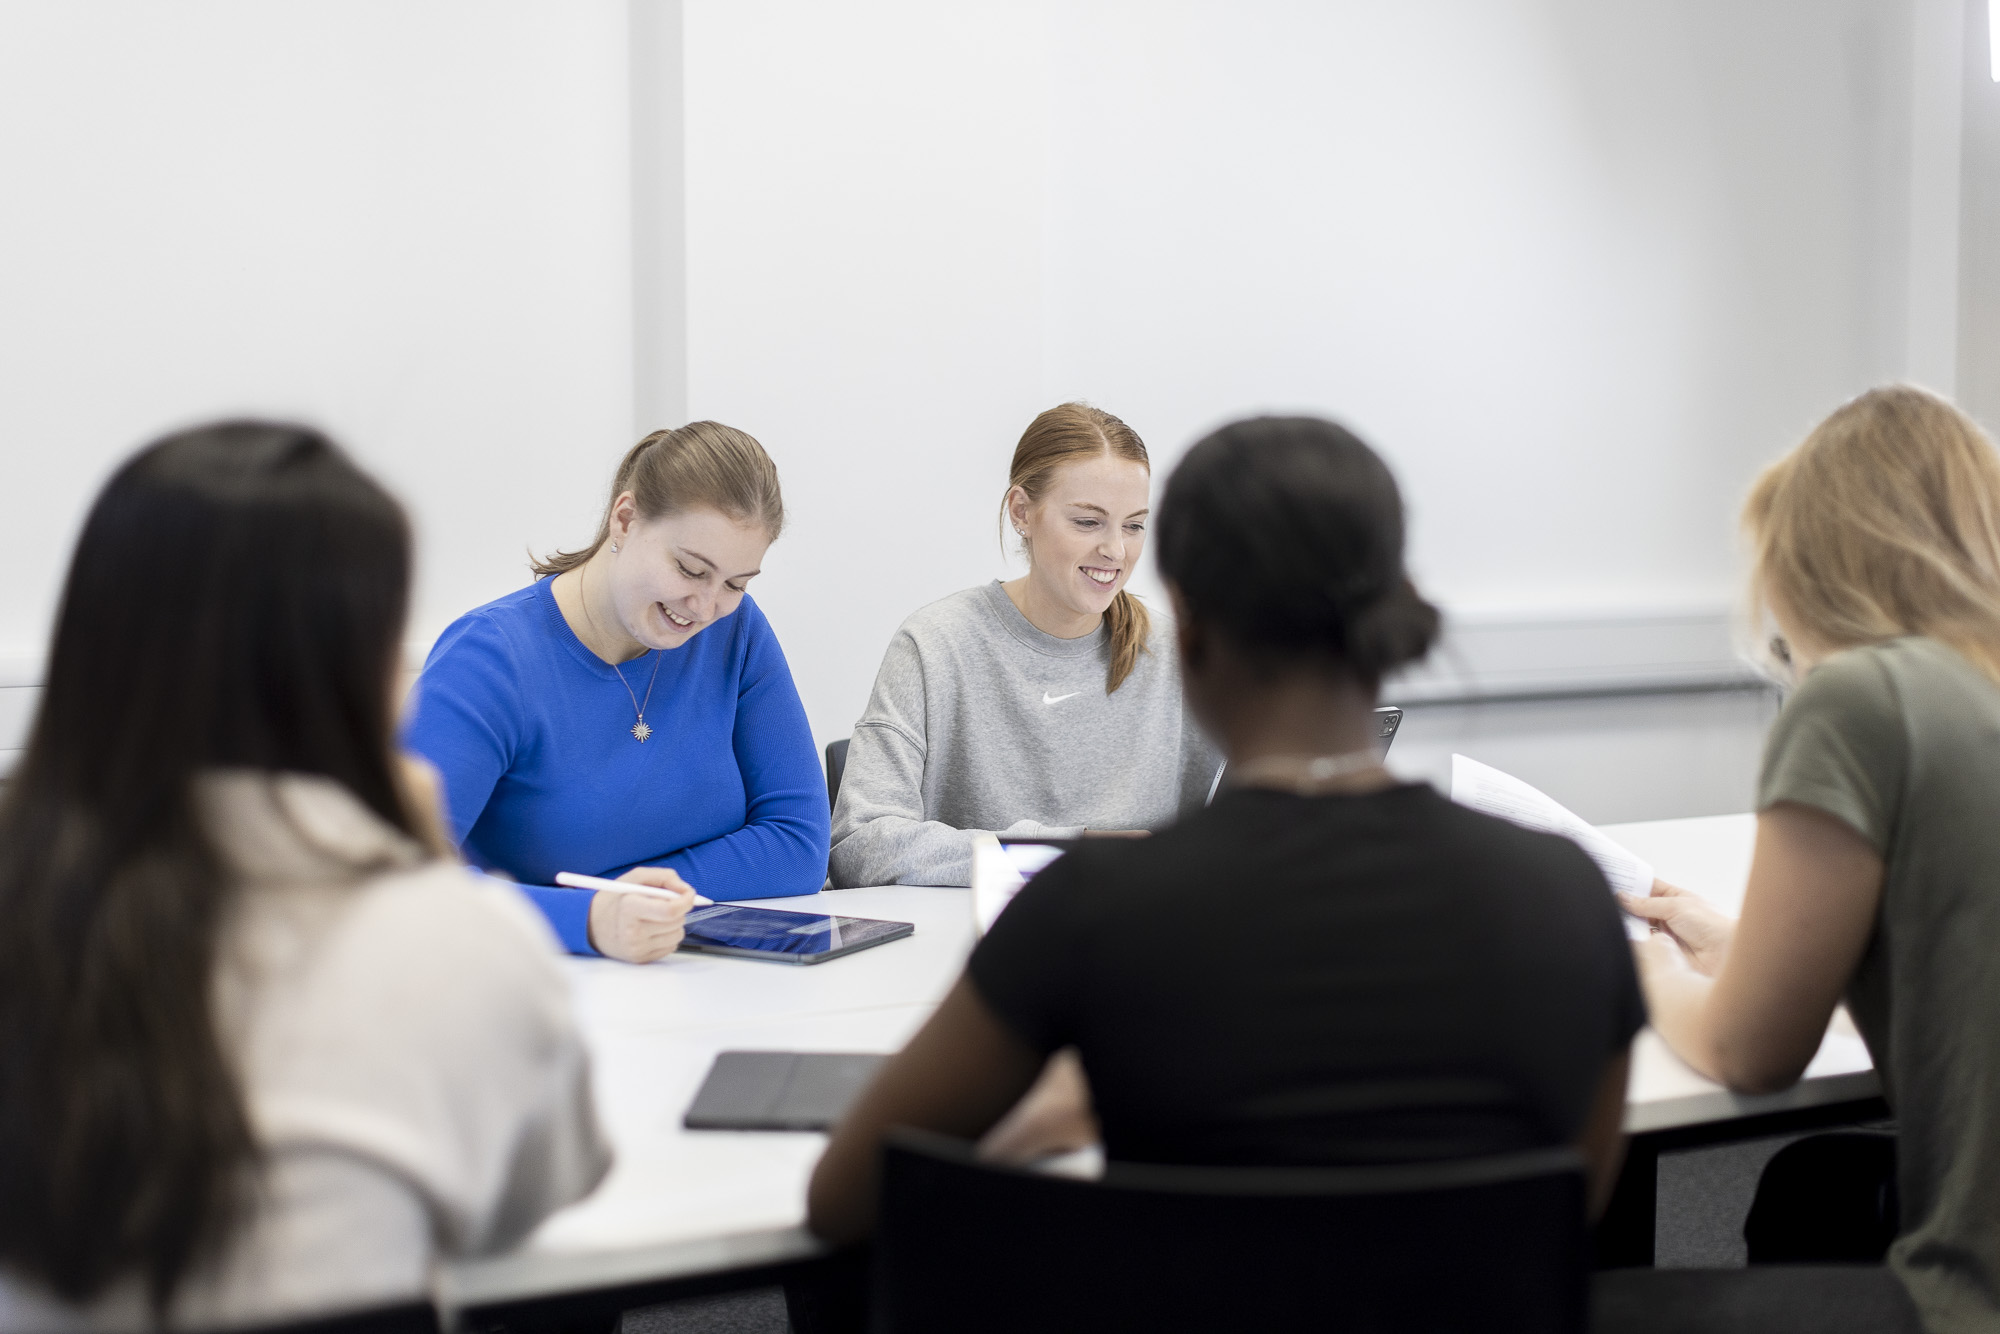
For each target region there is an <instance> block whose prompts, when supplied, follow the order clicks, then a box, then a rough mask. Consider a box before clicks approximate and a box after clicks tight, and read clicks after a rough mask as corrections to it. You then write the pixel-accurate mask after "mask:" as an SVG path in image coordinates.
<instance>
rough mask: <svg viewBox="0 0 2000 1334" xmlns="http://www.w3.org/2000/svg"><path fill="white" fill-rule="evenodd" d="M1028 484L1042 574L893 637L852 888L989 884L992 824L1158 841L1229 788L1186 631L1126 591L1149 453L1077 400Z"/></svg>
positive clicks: (861, 764)
mask: <svg viewBox="0 0 2000 1334" xmlns="http://www.w3.org/2000/svg"><path fill="white" fill-rule="evenodd" d="M1010 473H1011V476H1010V486H1009V489H1008V492H1007V499H1006V502H1005V514H1006V517H1007V519H1008V521H1009V522H1010V523H1011V524H1012V525H1013V527H1014V530H1015V532H1016V533H1017V534H1018V535H1019V536H1020V538H1021V541H1022V545H1023V547H1024V548H1025V549H1026V551H1027V554H1028V573H1027V574H1026V575H1025V576H1023V577H1022V578H1019V579H1015V580H1013V581H1011V582H1009V583H1005V584H1002V583H1000V582H998V581H995V582H993V583H990V584H985V585H983V586H981V587H978V588H968V589H965V590H964V591H962V592H958V593H954V594H952V595H951V596H950V597H947V598H944V599H943V600H941V601H938V602H933V603H932V604H931V605H929V606H928V607H925V608H923V609H921V610H920V611H918V612H916V613H915V614H914V615H912V616H911V617H910V618H909V619H908V620H906V621H904V622H903V624H902V626H901V627H900V628H899V629H898V630H897V631H896V635H895V638H894V639H892V640H890V642H889V651H888V652H887V653H886V654H885V655H884V656H883V659H882V668H881V671H880V672H878V673H877V674H876V677H875V690H874V694H873V695H872V696H871V697H870V698H869V701H868V709H867V712H865V713H863V714H862V716H861V720H860V721H859V722H857V723H856V724H855V727H854V739H853V741H852V743H851V744H850V746H849V748H848V754H847V769H846V772H845V774H844V775H843V776H842V778H841V783H840V797H839V801H838V803H837V805H836V806H835V808H834V813H833V858H832V876H833V883H834V884H835V885H836V886H839V887H841V888H847V887H851V886H856V885H884V884H905V885H965V884H969V883H971V875H972V837H971V834H972V831H976V830H991V831H993V832H996V833H1009V834H1025V835H1031V836H1068V835H1074V834H1077V833H1079V832H1081V831H1083V830H1085V829H1095V830H1150V829H1157V828H1160V827H1161V826H1163V825H1167V824H1170V823H1172V822H1173V821H1174V820H1175V819H1176V818H1178V817H1179V816H1180V815H1181V814H1183V813H1184V812H1187V811H1190V810H1194V809H1197V808H1199V807H1200V806H1201V804H1202V802H1203V801H1204V800H1206V799H1207V796H1208V793H1209V790H1210V788H1211V787H1212V786H1213V784H1214V780H1215V775H1216V772H1217V770H1218V768H1219V767H1220V764H1221V759H1220V756H1219V754H1218V752H1217V751H1216V750H1215V748H1214V747H1213V746H1212V745H1211V744H1210V743H1209V741H1208V740H1207V738H1206V737H1204V736H1203V735H1202V734H1201V732H1200V730H1199V729H1198V728H1197V727H1196V726H1195V724H1194V721H1193V720H1192V719H1191V718H1190V717H1189V716H1188V715H1187V712H1186V710H1185V707H1184V706H1183V704H1182V702H1181V690H1180V674H1179V669H1178V666H1177V661H1176V654H1175V651H1174V644H1173V629H1172V625H1171V623H1170V622H1169V621H1168V618H1167V617H1165V616H1164V615H1162V614H1161V613H1160V612H1159V611H1158V610H1153V611H1150V612H1149V610H1148V609H1147V608H1146V607H1144V606H1143V605H1141V604H1140V602H1139V601H1138V599H1137V598H1135V597H1133V596H1132V594H1131V593H1129V592H1127V591H1125V583H1126V581H1127V580H1128V579H1129V578H1130V577H1131V573H1132V569H1133V567H1134V566H1135V565H1137V563H1138V560H1139V556H1140V553H1141V551H1142V550H1143V549H1144V547H1145V534H1146V516H1147V511H1148V501H1147V493H1148V488H1149V485H1150V482H1151V473H1150V469H1149V466H1148V462H1147V458H1146V447H1145V445H1144V444H1143V443H1142V442H1141V441H1140V439H1139V437H1138V435H1137V434H1136V433H1135V432H1134V431H1133V430H1132V428H1131V427H1129V426H1127V425H1126V424H1125V423H1124V422H1122V421H1120V420H1118V418H1116V417H1114V416H1112V415H1111V414H1110V413H1108V412H1103V411H1101V410H1099V409H1097V408H1093V407H1089V406H1087V405H1085V404H1081V403H1066V404H1064V405H1062V406H1061V407H1058V408H1051V409H1050V410H1049V411H1047V412H1044V413H1043V414H1042V415H1041V416H1039V417H1037V418H1035V420H1034V421H1033V422H1032V423H1031V424H1030V425H1029V427H1028V429H1027V431H1026V432H1025V433H1023V435H1022V436H1021V442H1020V444H1019V445H1018V446H1017V447H1016V448H1015V451H1014V463H1013V467H1012V469H1011V470H1010Z"/></svg>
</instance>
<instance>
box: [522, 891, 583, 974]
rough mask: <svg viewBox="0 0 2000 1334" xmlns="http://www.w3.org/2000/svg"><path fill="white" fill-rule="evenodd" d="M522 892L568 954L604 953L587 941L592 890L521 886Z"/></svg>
mask: <svg viewBox="0 0 2000 1334" xmlns="http://www.w3.org/2000/svg"><path fill="white" fill-rule="evenodd" d="M521 891H522V892H523V893H525V894H526V895H527V896H528V897H529V898H531V899H533V900H534V901H535V906H536V907H537V908H540V909H541V910H542V916H544V917H546V918H548V919H549V925H550V926H552V927H554V928H555V931H556V938H557V939H558V940H560V941H562V944H563V948H564V949H566V950H568V951H569V952H570V953H571V954H587V955H592V956H594V957H597V958H602V957H603V956H602V955H601V954H599V953H598V952H597V950H596V949H595V948H594V947H593V946H592V945H591V943H590V901H591V900H592V899H594V898H596V897H597V891H596V890H594V889H564V888H563V887H561V886H560V885H523V886H521Z"/></svg>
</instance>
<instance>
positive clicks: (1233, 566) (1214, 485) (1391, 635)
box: [1153, 417, 1438, 689]
mask: <svg viewBox="0 0 2000 1334" xmlns="http://www.w3.org/2000/svg"><path fill="white" fill-rule="evenodd" d="M1153 531H1154V533H1155V535H1156V540H1157V542H1158V545H1157V546H1156V547H1155V548H1154V552H1155V555H1156V559H1157V560H1158V561H1159V566H1160V573H1161V574H1162V575H1163V576H1165V577H1166V579H1167V581H1168V582H1169V583H1171V584H1173V585H1174V586H1175V587H1176V588H1178V589H1179V590H1180V593H1181V598H1182V601H1183V602H1184V603H1185V604H1186V606H1187V608H1188V612H1189V615H1190V616H1192V617H1194V618H1195V619H1198V620H1201V621H1204V622H1206V623H1208V624H1209V625H1212V626H1213V627H1214V628H1215V629H1216V630H1217V631H1219V632H1220V633H1222V634H1223V635H1225V636H1226V637H1227V638H1228V639H1229V640H1230V641H1231V642H1232V643H1234V644H1235V645H1236V646H1237V647H1238V648H1239V649H1241V650H1243V651H1244V652H1245V653H1247V654H1248V655H1250V656H1251V657H1253V658H1254V659H1257V660H1260V661H1262V662H1263V663H1265V664H1266V665H1267V666H1270V667H1275V668H1294V667H1311V668H1317V669H1319V670H1322V671H1325V672H1328V673H1333V674H1345V675H1351V676H1352V677H1354V678H1355V679H1356V680H1359V681H1361V682H1363V683H1364V684H1366V685H1367V686H1368V687H1369V688H1371V689H1372V688H1374V686H1375V685H1376V684H1377V683H1378V682H1379V681H1380V680H1381V679H1382V676H1383V675H1384V674H1385V673H1387V672H1390V671H1393V670H1395V669H1396V668H1397V667H1400V666H1402V665H1403V664H1405V663H1407V662H1411V661H1414V660H1416V659H1418V658H1421V657H1423V656H1424V654H1426V653H1428V652H1429V651H1430V648H1431V645H1432V644H1433V643H1434V642H1435V641H1436V639H1437V635H1438V612H1437V608H1436V607H1433V606H1432V605H1431V604H1430V603H1428V602H1426V601H1425V600H1424V599H1423V597H1422V596H1421V595H1419V594H1418V592H1417V590H1416V587H1415V586H1414V585H1412V584H1411V582H1410V577H1409V575H1408V574H1407V573H1405V571H1404V568H1403V499H1402V495H1401V494H1400V493H1399V492H1398V491H1397V489H1396V479H1395V478H1394V477H1393V476H1391V475H1390V473H1389V469H1388V467H1387V466H1386V465H1384V464H1383V462H1382V460H1381V459H1380V458H1378V457H1377V456H1376V454H1375V451H1374V450H1372V449H1370V448H1369V447H1368V446H1367V445H1365V444H1363V443H1362V442H1361V441H1360V440H1359V439H1358V438H1356V437H1355V436H1354V434H1353V433H1352V432H1350V431H1348V430H1347V429H1346V428H1345V427H1342V426H1338V425H1336V424H1334V423H1333V422H1330V421H1323V420H1321V419H1319V418H1317V417H1254V418H1251V419H1249V420H1247V421H1239V422H1235V423H1233V424H1231V425H1228V426H1225V427H1223V428H1222V429H1221V430H1219V431H1216V432H1215V433H1214V434H1212V435H1209V436H1207V437H1205V438H1204V439H1202V440H1201V441H1200V442H1198V443H1197V444H1196V445H1195V446H1194V447H1193V448H1192V449H1190V450H1188V452H1187V453H1186V455H1184V456H1183V457H1182V459H1181V461H1180V465H1179V466H1178V467H1176V468H1175V469H1174V474H1173V476H1172V477H1170V478H1168V479H1167V492H1166V495H1165V496H1164V497H1163V498H1162V499H1161V501H1160V509H1159V512H1158V513H1157V514H1156V515H1154V517H1153Z"/></svg>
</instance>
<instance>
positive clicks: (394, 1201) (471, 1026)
mask: <svg viewBox="0 0 2000 1334" xmlns="http://www.w3.org/2000/svg"><path fill="white" fill-rule="evenodd" d="M203 798H204V801H205V803H206V806H207V809H208V811H209V813H210V818H211V820H212V825H211V827H212V829H213V831H214V834H215V837H216V839H217V841H218V843H219V845H220V846H221V849H222V851H223V853H224V855H225V857H226V858H227V859H228V861H229V862H230V863H231V865H232V866H234V867H235V868H236V870H237V871H238V872H239V873H240V874H241V875H242V876H243V881H244V883H243V888H242V892H241V893H240V894H238V895H237V897H236V900H235V907H234V910H233V917H232V919H231V920H230V921H229V922H228V923H227V925H226V927H225V931H224V939H223V942H222V950H221V956H220V960H219V963H218V969H217V977H216V994H217V1015H218V1020H219V1022H220V1024H221V1025H222V1027H223V1031H224V1037H225V1042H226V1046H227V1049H228V1050H229V1051H230V1052H231V1053H233V1054H234V1056H235V1058H236V1060H237V1062H238V1067H239V1070H240V1072H241V1082H242V1088H243V1090H244V1093H245V1097H246V1099H247V1101H248V1104H249V1110H250V1115H251V1122H252V1125H253V1126H254V1128H255V1131H256V1134H257V1137H258V1139H259V1141H260V1143H261V1145H262V1147H263V1151H264V1155H265V1157H264V1166H263V1170H262V1171H261V1172H260V1174H259V1179H258V1182H257V1207H256V1209H255V1211H254V1213H253V1215H252V1217H251V1219H250V1221H249V1223H248V1225H247V1226H246V1227H245V1228H244V1230H243V1231H242V1232H241V1234H240V1235H239V1236H238V1237H237V1238H236V1239H235V1240H234V1242H233V1243H232V1244H231V1246H230V1249H229V1252H228V1254H227V1255H226V1256H225V1257H224V1259H223V1260H222V1262H221V1263H220V1264H218V1265H217V1266H216V1267H215V1269H214V1270H213V1271H211V1272H204V1273H202V1274H199V1275H197V1276H196V1277H195V1278H193V1279H191V1280H190V1281H189V1282H188V1283H187V1284H185V1285H184V1286H183V1288H182V1290H181V1292H180V1293H179V1294H178V1296H177V1297H176V1300H175V1304H174V1308H173V1311H172V1323H173V1325H175V1326H176V1327H181V1328H207V1327H223V1326H228V1325H241V1324H252V1323H259V1324H261V1323H273V1322H277V1321H281V1320H287V1319H293V1318H297V1317H299V1316H301V1315H304V1314H309V1313H318V1312H327V1311H335V1310H341V1309H353V1308H358V1307H364V1306H373V1305H380V1304H386V1303H390V1302H395V1301H402V1300H410V1299H413V1298H416V1297H419V1296H422V1295H423V1294H424V1293H426V1292H427V1291H428V1290H429V1287H430V1278H431V1271H432V1268H433V1265H434V1262H435V1261H436V1260H438V1259H439V1258H441V1257H449V1256H461V1255H474V1254H481V1253H486V1252H492V1251H498V1250H502V1249H505V1248H506V1247H508V1246H511V1245H512V1244H514V1243H515V1242H517V1241H519V1240H520V1239H521V1238H522V1237H524V1236H526V1235H527V1233H528V1232H529V1231H530V1230H532V1229H533V1228H534V1227H535V1225H536V1224H538V1223H539V1222H541V1220H542V1219H543V1218H545V1217H547V1216H548V1215H549V1214H550V1213H552V1212H554V1211H555V1210H557V1209H559V1208H561V1207H562V1206H564V1205H566V1204H569V1203H571V1202H572V1201H575V1200H577V1199H580V1198H581V1197H582V1196H584V1195H586V1194H588V1193H589V1192H590V1191H591V1190H592V1189H593V1188H594V1187H595V1186H596V1184H597V1183H598V1181H600V1180H601V1179H602V1178H603V1176H604V1174H605V1172H606V1171H607V1170H608V1169H609V1167H610V1162H611V1153H610V1149H609V1147H608V1144H607V1141H606V1139H605V1137H604V1134H603V1131H602V1130H601V1129H600V1128H599V1126H598V1122H597V1117H596V1114H595V1111H594V1109H593V1107H592V1103H591V1094H590V1071H589V1059H588V1056H587V1054H586V1052H585V1049H584V1045H583V1042H582V1039H581V1037H580V1036H579V1034H578V1032H577V1028H576V1023H575V1020H574V1018H573V1017H572V1015H571V1011H570V997H569V990H568V986H567V984H566V982H565V980H564V978H563V976H562V973H561V972H560V970H559V969H558V967H557V964H556V953H557V951H556V945H555V942H554V940H553V938H552V937H551V936H550V935H549V932H548V928H547V926H546V925H545V924H544V923H543V922H542V920H541V918H540V916H539V915H538V914H537V913H536V912H535V911H534V909H533V908H532V907H531V906H530V905H529V904H528V903H527V902H526V900H524V899H522V898H521V897H520V896H519V894H518V893H517V892H516V891H514V890H513V889H511V888H509V887H506V886H503V885H500V884H498V883H496V882H492V881H488V880H484V879H482V878H480V877H477V876H475V875H473V874H472V873H470V872H468V871H466V870H465V869H464V868H463V867H460V866H457V865H455V864H451V863H447V862H442V861H437V860H433V859H429V858H427V857H426V855H425V854H424V853H423V852H422V851H421V850H420V849H419V848H418V847H417V846H416V845H415V844H414V843H412V842H411V841H410V840H409V839H408V838H406V837H405V836H404V835H402V834H401V833H400V832H398V831H397V830H395V829H393V828H392V827H390V826H389V825H387V824H386V823H384V822H383V821H382V820H381V819H379V818H378V817H377V816H375V814H374V813H373V812H371V811H369V810H368V809H367V808H366V807H364V806H363V805H362V804H361V803H360V802H359V801H358V800H356V799H355V798H354V797H353V796H352V795H351V794H349V793H348V792H347V790H346V789H344V788H342V787H340V786H339V785H337V784H335V783H333V782H331V781H329V780H327V779H323V778H316V777H308V776H303V775H295V774H288V775H283V776H279V777H275V778H273V777H271V776H268V775H262V774H251V773H228V774H219V775H216V776H214V777H212V778H210V779H209V780H207V785H206V788H205V791H204V793H203ZM149 1324H150V1321H149V1319H148V1314H147V1311H146V1307H145V1304H144V1299H143V1296H142V1295H141V1293H140V1291H139V1288H138V1285H137V1284H136V1283H128V1284H126V1285H124V1286H121V1287H120V1288H118V1289H117V1290H115V1291H113V1292H111V1293H108V1294H107V1295H106V1296H105V1297H104V1298H102V1299H101V1300H99V1301H98V1302H96V1303H94V1304H92V1305H91V1306H90V1307H89V1308H87V1309H82V1310H79V1309H75V1308H70V1307H66V1306H63V1305H60V1304H58V1303H56V1302H54V1301H53V1300H52V1299H50V1298H49V1297H48V1296H47V1295H46V1293H44V1292H41V1291H39V1290H37V1289H36V1288H34V1287H33V1286H31V1285H29V1284H27V1283H24V1282H20V1281H18V1280H10V1279H8V1278H7V1277H6V1276H5V1275H0V1330H9V1331H11V1330H71V1329H77V1330H86V1329H87V1330H100V1329H101V1330H127V1329H142V1328H145V1327H147V1326H148V1325H149Z"/></svg>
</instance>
